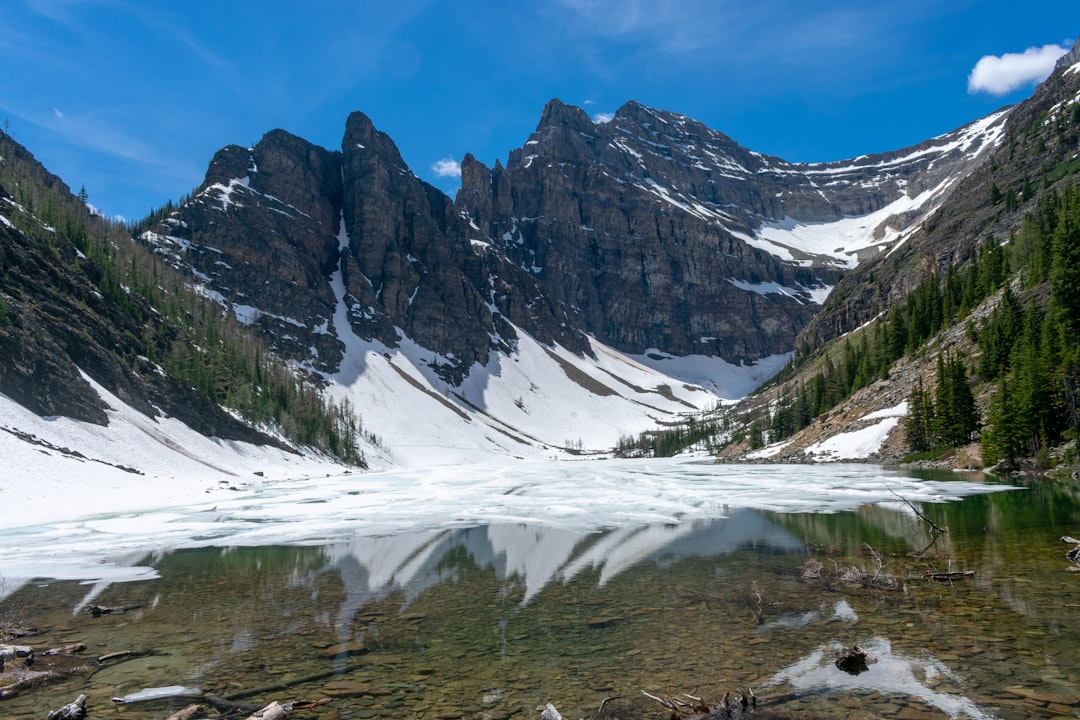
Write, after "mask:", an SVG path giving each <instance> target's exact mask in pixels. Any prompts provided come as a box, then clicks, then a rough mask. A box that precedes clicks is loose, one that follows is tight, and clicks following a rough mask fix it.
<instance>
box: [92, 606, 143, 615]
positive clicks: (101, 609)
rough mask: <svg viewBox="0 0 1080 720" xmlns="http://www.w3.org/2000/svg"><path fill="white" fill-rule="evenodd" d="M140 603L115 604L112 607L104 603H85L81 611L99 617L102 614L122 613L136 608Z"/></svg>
mask: <svg viewBox="0 0 1080 720" xmlns="http://www.w3.org/2000/svg"><path fill="white" fill-rule="evenodd" d="M141 607H142V605H116V606H114V607H106V606H104V605H87V606H86V607H85V608H83V612H85V613H86V614H88V615H91V616H93V617H101V616H102V615H122V614H123V613H126V612H128V611H129V610H138V609H139V608H141Z"/></svg>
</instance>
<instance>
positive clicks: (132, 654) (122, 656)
mask: <svg viewBox="0 0 1080 720" xmlns="http://www.w3.org/2000/svg"><path fill="white" fill-rule="evenodd" d="M157 654H158V651H157V650H121V651H119V652H114V653H109V654H108V655H102V656H101V657H99V658H98V659H97V663H98V665H104V664H105V663H107V662H109V661H111V660H131V659H133V658H140V657H149V656H151V655H157Z"/></svg>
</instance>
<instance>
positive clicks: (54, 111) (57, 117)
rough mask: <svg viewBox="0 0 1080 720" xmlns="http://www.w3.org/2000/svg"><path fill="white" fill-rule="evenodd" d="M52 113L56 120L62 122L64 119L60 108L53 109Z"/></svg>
mask: <svg viewBox="0 0 1080 720" xmlns="http://www.w3.org/2000/svg"><path fill="white" fill-rule="evenodd" d="M52 111H53V115H55V116H56V119H57V120H63V119H64V113H62V112H60V108H53V109H52Z"/></svg>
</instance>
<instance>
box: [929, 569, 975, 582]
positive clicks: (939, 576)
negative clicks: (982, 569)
mask: <svg viewBox="0 0 1080 720" xmlns="http://www.w3.org/2000/svg"><path fill="white" fill-rule="evenodd" d="M974 576H975V571H974V570H963V571H954V572H931V571H930V570H927V571H926V573H925V577H926V579H927V580H938V581H941V582H948V581H950V580H960V579H962V578H966V577H974Z"/></svg>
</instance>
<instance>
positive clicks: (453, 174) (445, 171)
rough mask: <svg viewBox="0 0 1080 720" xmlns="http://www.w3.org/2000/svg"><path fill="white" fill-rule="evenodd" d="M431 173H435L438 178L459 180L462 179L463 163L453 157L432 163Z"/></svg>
mask: <svg viewBox="0 0 1080 720" xmlns="http://www.w3.org/2000/svg"><path fill="white" fill-rule="evenodd" d="M431 172H433V173H435V175H436V177H446V178H459V177H461V163H459V162H458V161H457V160H455V159H454V158H452V157H448V158H443V159H442V160H439V161H438V162H436V163H432V165H431Z"/></svg>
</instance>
